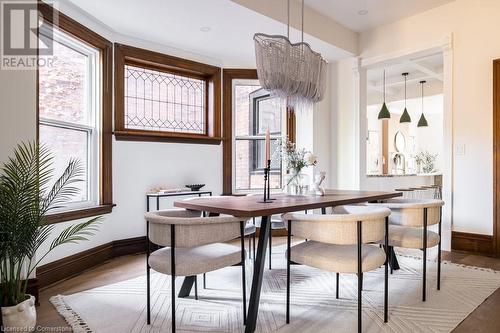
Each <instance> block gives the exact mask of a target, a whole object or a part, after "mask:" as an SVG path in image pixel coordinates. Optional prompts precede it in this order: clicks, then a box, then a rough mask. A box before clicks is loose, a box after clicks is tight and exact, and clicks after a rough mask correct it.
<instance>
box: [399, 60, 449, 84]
mask: <svg viewBox="0 0 500 333" xmlns="http://www.w3.org/2000/svg"><path fill="white" fill-rule="evenodd" d="M406 64H408V65H409V66H411V67H413V68H414V69H415V70H417V71H420V72H422V73H424V74H426V75H428V76H429V77H432V78H434V79H436V80H438V81H441V82H443V73H438V72H436V71H435V70H434V69H432V68H429V67H427V66H424V65H422V64H420V63H418V62H416V61H414V60H408V61H407V62H406Z"/></svg>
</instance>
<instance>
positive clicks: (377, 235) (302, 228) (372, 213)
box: [283, 206, 391, 332]
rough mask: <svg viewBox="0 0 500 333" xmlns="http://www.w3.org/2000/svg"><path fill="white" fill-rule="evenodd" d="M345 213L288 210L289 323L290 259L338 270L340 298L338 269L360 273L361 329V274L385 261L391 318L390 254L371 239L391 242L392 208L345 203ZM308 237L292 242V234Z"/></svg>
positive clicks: (358, 274) (342, 209) (386, 313)
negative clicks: (348, 204) (390, 223)
mask: <svg viewBox="0 0 500 333" xmlns="http://www.w3.org/2000/svg"><path fill="white" fill-rule="evenodd" d="M339 210H341V211H342V212H343V214H327V215H323V214H322V215H318V214H302V213H287V214H284V215H283V220H284V221H287V224H286V225H287V230H288V234H287V251H286V258H287V288H286V323H287V324H288V323H290V273H291V272H290V265H291V262H293V263H298V264H302V265H307V266H310V267H315V268H319V269H322V270H326V271H329V272H335V273H336V277H337V278H336V297H337V298H338V290H339V288H338V286H339V273H350V274H357V276H358V332H361V331H362V276H363V273H364V272H368V271H372V270H375V269H378V268H379V267H380V266H382V265H385V277H384V322H387V320H388V312H387V309H388V258H387V253H386V252H384V250H382V249H381V248H379V247H377V246H373V245H369V243H373V242H379V241H382V242H383V243H385V245H386V246H387V245H388V233H389V220H388V216H389V214H390V213H391V211H390V210H389V209H387V208H383V207H366V206H342V207H337V208H336V211H337V212H338V211H339ZM292 233H293V235H294V236H299V237H303V238H307V239H309V241H308V242H303V243H300V244H297V245H294V246H291V235H292Z"/></svg>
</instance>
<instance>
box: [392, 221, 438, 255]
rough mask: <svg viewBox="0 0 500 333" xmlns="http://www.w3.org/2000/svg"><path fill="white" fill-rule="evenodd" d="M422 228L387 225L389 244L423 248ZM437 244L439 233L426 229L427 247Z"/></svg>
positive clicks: (408, 247)
mask: <svg viewBox="0 0 500 333" xmlns="http://www.w3.org/2000/svg"><path fill="white" fill-rule="evenodd" d="M423 232H424V230H423V228H410V227H401V226H397V225H390V226H389V245H390V246H396V247H404V248H407V249H422V248H423V246H422V245H423V243H424V240H423V238H424V237H423ZM438 244H439V235H438V234H437V233H435V232H433V231H430V230H427V247H434V246H436V245H438Z"/></svg>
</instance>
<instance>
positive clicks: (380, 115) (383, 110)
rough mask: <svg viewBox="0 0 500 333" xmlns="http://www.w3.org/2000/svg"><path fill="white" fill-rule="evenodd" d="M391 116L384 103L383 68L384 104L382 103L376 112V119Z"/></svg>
mask: <svg viewBox="0 0 500 333" xmlns="http://www.w3.org/2000/svg"><path fill="white" fill-rule="evenodd" d="M389 118H391V113H390V112H389V109H388V108H387V105H386V104H385V69H384V104H382V108H381V109H380V112H379V113H378V119H389Z"/></svg>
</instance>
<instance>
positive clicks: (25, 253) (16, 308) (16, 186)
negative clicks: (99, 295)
mask: <svg viewBox="0 0 500 333" xmlns="http://www.w3.org/2000/svg"><path fill="white" fill-rule="evenodd" d="M52 171H53V170H52V156H51V154H50V152H49V151H48V149H47V148H46V147H43V146H39V145H38V144H36V143H29V144H25V143H21V144H19V145H18V146H17V147H16V149H15V151H14V156H13V157H11V158H10V159H9V160H8V161H7V162H5V163H4V165H3V167H2V169H1V171H0V238H1V239H0V240H1V241H0V284H1V293H0V295H1V298H0V302H1V304H2V319H3V325H4V327H7V326H8V327H9V329H10V330H11V331H16V332H24V331H30V332H31V331H33V330H34V326H35V323H36V311H35V308H34V303H35V299H34V297H33V296H30V295H28V294H26V289H27V286H28V277H29V276H31V274H32V273H33V272H34V270H35V268H36V267H37V266H38V264H39V263H40V261H42V260H43V259H44V258H45V257H46V256H47V254H48V253H50V252H51V251H52V250H53V249H55V248H56V247H58V246H60V245H63V244H69V243H78V242H79V241H82V240H87V237H88V236H91V235H93V233H94V232H95V231H96V230H97V223H98V220H99V219H100V217H95V218H92V219H90V220H88V221H86V222H82V223H78V224H75V225H72V226H69V227H67V228H65V229H64V230H63V231H62V232H61V233H60V234H59V235H58V236H57V237H55V239H54V240H53V241H52V242H51V243H50V245H49V249H48V250H47V252H45V253H43V252H42V253H40V252H39V253H37V251H38V250H39V248H40V246H41V245H42V244H43V243H44V242H45V241H46V240H47V239H49V237H50V236H51V233H52V231H53V229H54V224H46V222H45V221H46V218H45V217H46V215H47V214H48V213H49V212H50V211H51V210H52V209H56V208H61V207H63V205H64V203H65V202H67V201H68V200H69V199H71V198H72V197H73V196H74V195H75V194H77V193H78V192H79V188H78V187H76V186H75V185H74V184H75V183H77V182H79V181H80V179H81V178H83V177H84V176H85V170H84V169H83V168H82V167H81V164H80V162H79V161H78V160H76V159H70V161H69V163H68V165H67V167H66V169H65V170H64V172H63V174H62V175H61V176H60V177H59V178H58V179H57V180H56V181H55V182H54V183H53V182H52V181H51V180H52V176H53V174H52ZM52 184H53V185H52ZM35 255H36V259H35Z"/></svg>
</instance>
